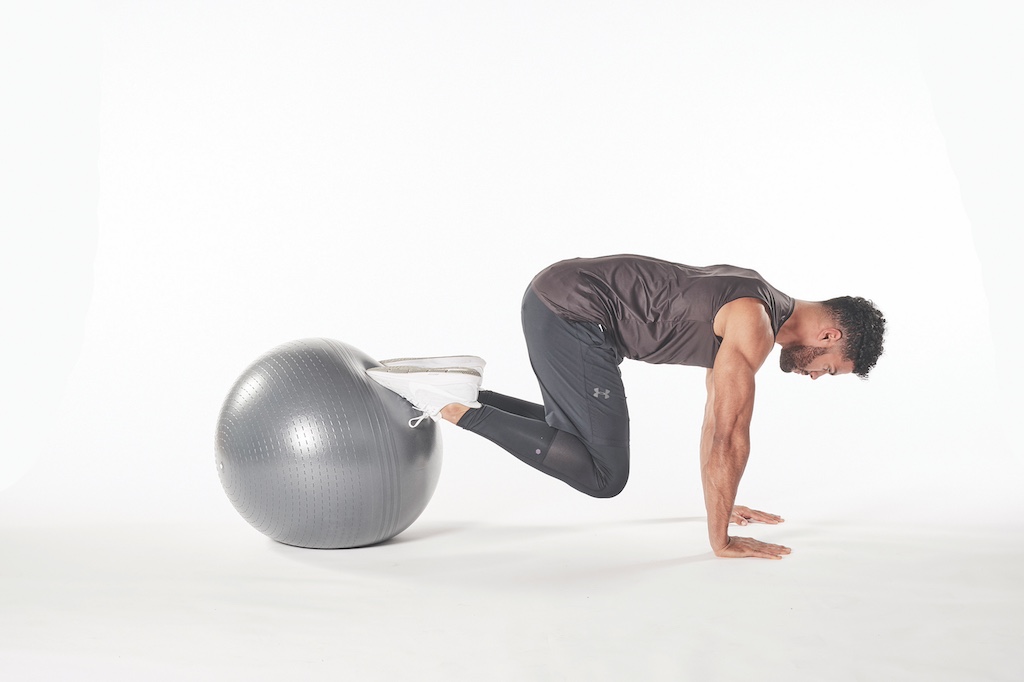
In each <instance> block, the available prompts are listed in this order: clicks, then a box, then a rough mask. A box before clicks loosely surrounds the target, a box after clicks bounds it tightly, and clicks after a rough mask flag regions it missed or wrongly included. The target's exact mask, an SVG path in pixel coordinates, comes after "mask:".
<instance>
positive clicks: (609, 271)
mask: <svg viewBox="0 0 1024 682" xmlns="http://www.w3.org/2000/svg"><path fill="white" fill-rule="evenodd" d="M530 286H531V287H532V289H533V291H534V293H536V294H537V296H538V298H540V300H541V301H543V302H544V304H545V305H547V307H548V308H550V309H551V311H552V312H554V313H555V314H556V315H558V316H559V317H562V318H563V319H566V320H572V321H576V322H593V323H597V324H600V325H602V326H603V327H604V329H605V332H606V333H608V334H610V340H611V341H612V343H614V344H615V345H616V346H617V347H618V349H619V352H620V353H621V354H622V355H623V357H627V358H631V359H633V360H643V361H644V362H651V363H657V364H674V365H695V366H698V367H712V366H714V363H715V356H716V355H717V353H718V348H719V346H720V345H721V343H722V340H721V339H720V338H719V337H717V336H715V332H714V329H713V324H714V320H715V315H716V314H717V313H718V311H719V309H720V308H721V307H722V306H723V305H725V304H726V303H728V302H730V301H733V300H736V299H737V298H756V299H758V300H759V301H761V302H762V303H763V304H764V306H765V309H766V310H767V311H768V314H769V316H770V317H771V324H772V331H773V333H775V334H778V333H779V328H780V327H781V326H782V325H783V323H784V322H785V321H786V320H788V319H789V316H790V315H792V314H793V307H794V300H793V299H792V298H791V297H789V296H787V295H786V294H784V293H782V292H781V291H779V290H778V289H776V288H775V287H773V286H772V285H770V284H768V283H767V282H765V281H764V279H763V278H762V277H761V275H759V274H758V273H756V272H754V271H753V270H748V269H745V268H738V267H735V266H732V265H709V266H706V267H695V266H692V265H681V264H679V263H670V262H668V261H663V260H658V259H656V258H648V257H646V256H631V255H621V256H604V257H602V258H573V259H570V260H564V261H561V262H558V263H555V264H554V265H551V266H549V267H547V268H545V269H544V270H542V271H541V272H540V274H538V275H537V276H536V277H535V278H534V279H533V282H532V283H531V285H530Z"/></svg>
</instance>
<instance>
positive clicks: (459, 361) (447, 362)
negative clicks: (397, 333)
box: [380, 355, 487, 374]
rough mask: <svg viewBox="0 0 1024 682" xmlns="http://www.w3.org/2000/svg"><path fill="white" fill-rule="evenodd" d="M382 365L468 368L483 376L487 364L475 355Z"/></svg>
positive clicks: (399, 359) (400, 360) (389, 362)
mask: <svg viewBox="0 0 1024 682" xmlns="http://www.w3.org/2000/svg"><path fill="white" fill-rule="evenodd" d="M380 364H382V365H384V366H385V367H407V366H411V367H425V368H429V369H442V368H448V367H468V368H470V369H475V370H476V371H477V372H479V373H480V374H483V372H484V367H485V366H486V365H487V363H486V362H485V361H484V359H483V358H479V357H477V356H475V355H440V356H436V357H427V358H391V359H390V360H381V361H380Z"/></svg>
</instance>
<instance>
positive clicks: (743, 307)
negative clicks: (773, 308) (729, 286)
mask: <svg viewBox="0 0 1024 682" xmlns="http://www.w3.org/2000/svg"><path fill="white" fill-rule="evenodd" d="M714 326H715V334H717V335H718V336H720V337H721V338H722V342H723V343H729V344H730V345H733V344H737V345H740V346H743V347H744V349H745V350H746V351H747V352H748V353H751V354H754V355H761V356H762V358H763V357H766V356H767V355H768V353H770V352H771V350H772V346H773V345H774V344H775V333H774V332H773V331H772V318H771V315H770V313H769V311H768V308H767V306H766V305H765V303H764V301H762V300H760V299H757V298H748V297H745V298H737V299H735V300H732V301H729V302H728V303H726V304H725V305H723V306H722V307H721V308H720V309H719V311H718V314H717V315H715V321H714Z"/></svg>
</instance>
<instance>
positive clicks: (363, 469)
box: [215, 339, 441, 549]
mask: <svg viewBox="0 0 1024 682" xmlns="http://www.w3.org/2000/svg"><path fill="white" fill-rule="evenodd" d="M379 364H380V363H378V362H376V361H375V360H373V359H372V358H371V357H370V356H368V355H367V354H366V353H363V352H362V351H360V350H358V349H357V348H353V347H352V346H350V345H348V344H345V343H342V342H340V341H335V340H332V339H302V340H298V341H292V342H290V343H285V344H283V345H281V346H278V347H276V348H273V349H272V350H270V351H268V352H267V353H265V354H263V355H262V356H260V357H259V358H257V359H256V360H255V361H254V362H253V363H252V364H251V365H249V367H248V368H247V369H246V370H245V371H244V372H243V373H242V375H241V376H240V377H239V378H238V381H236V382H235V384H234V386H232V387H231V391H230V392H229V393H228V395H227V398H226V399H225V400H224V405H223V407H222V408H221V411H220V417H219V418H218V420H217V436H216V445H215V455H216V465H217V470H218V474H219V476H220V482H221V485H223V486H224V491H225V492H226V493H227V496H228V499H229V500H230V501H231V504H232V505H234V507H235V509H236V510H237V511H238V513H239V514H241V515H242V517H243V518H244V519H245V520H246V521H248V522H249V523H250V524H251V525H252V526H253V527H254V528H256V530H258V531H260V532H261V533H264V534H265V535H267V536H268V537H270V538H272V539H274V540H276V541H278V542H282V543H284V544H288V545H296V546H298V547H310V548H317V549H337V548H343V547H362V546H365V545H372V544H374V543H378V542H382V541H384V540H387V539H388V538H392V537H394V536H395V535H398V534H399V533H401V532H402V531H403V530H405V529H406V528H408V527H409V526H410V525H411V524H412V523H413V521H415V520H416V519H417V518H418V517H419V515H420V514H421V513H422V512H423V510H424V509H425V508H426V506H427V503H428V502H429V501H430V497H431V496H432V495H433V493H434V489H435V488H436V487H437V479H438V477H439V476H440V473H441V438H440V433H439V429H438V428H437V425H436V424H435V423H434V422H433V421H431V420H429V419H428V420H424V421H423V422H422V423H420V425H419V426H418V427H416V428H410V427H409V424H408V422H409V419H411V418H412V417H414V416H417V415H418V414H419V411H418V410H416V409H415V408H414V407H413V406H412V405H411V404H409V403H408V402H407V401H406V400H405V399H404V398H402V397H401V396H399V395H397V394H395V393H392V392H391V391H389V390H387V389H386V388H383V387H382V386H379V385H378V384H377V383H376V382H374V381H373V380H372V379H370V378H369V377H367V376H366V371H365V370H366V369H367V368H368V367H376V366H379Z"/></svg>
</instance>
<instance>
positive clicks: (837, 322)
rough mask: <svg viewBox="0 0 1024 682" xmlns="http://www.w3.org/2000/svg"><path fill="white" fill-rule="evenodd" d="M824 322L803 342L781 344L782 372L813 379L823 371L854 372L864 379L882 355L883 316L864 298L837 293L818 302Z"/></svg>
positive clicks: (780, 364)
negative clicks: (782, 345)
mask: <svg viewBox="0 0 1024 682" xmlns="http://www.w3.org/2000/svg"><path fill="white" fill-rule="evenodd" d="M820 306H821V309H822V312H823V313H824V314H825V315H824V316H825V317H826V318H827V321H828V324H827V325H825V326H821V327H820V328H819V329H818V330H817V332H816V334H815V335H814V336H813V338H809V339H807V340H806V341H805V342H804V343H803V344H799V343H796V344H791V345H789V346H786V347H783V349H782V354H781V356H780V358H779V366H780V367H781V368H782V371H783V372H795V373H797V374H805V375H807V376H810V377H811V378H812V379H817V378H818V377H819V376H822V375H824V374H851V373H852V374H856V375H857V376H859V377H861V378H862V379H863V378H866V377H867V375H868V372H869V371H870V370H871V368H872V367H874V366H875V363H877V362H878V358H879V356H880V355H881V354H882V342H883V339H884V336H885V317H883V316H882V313H881V311H880V310H878V308H876V307H875V305H874V304H873V303H872V302H871V301H869V300H867V299H864V298H859V297H855V296H840V297H839V298H832V299H829V300H827V301H822V302H821V303H820Z"/></svg>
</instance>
